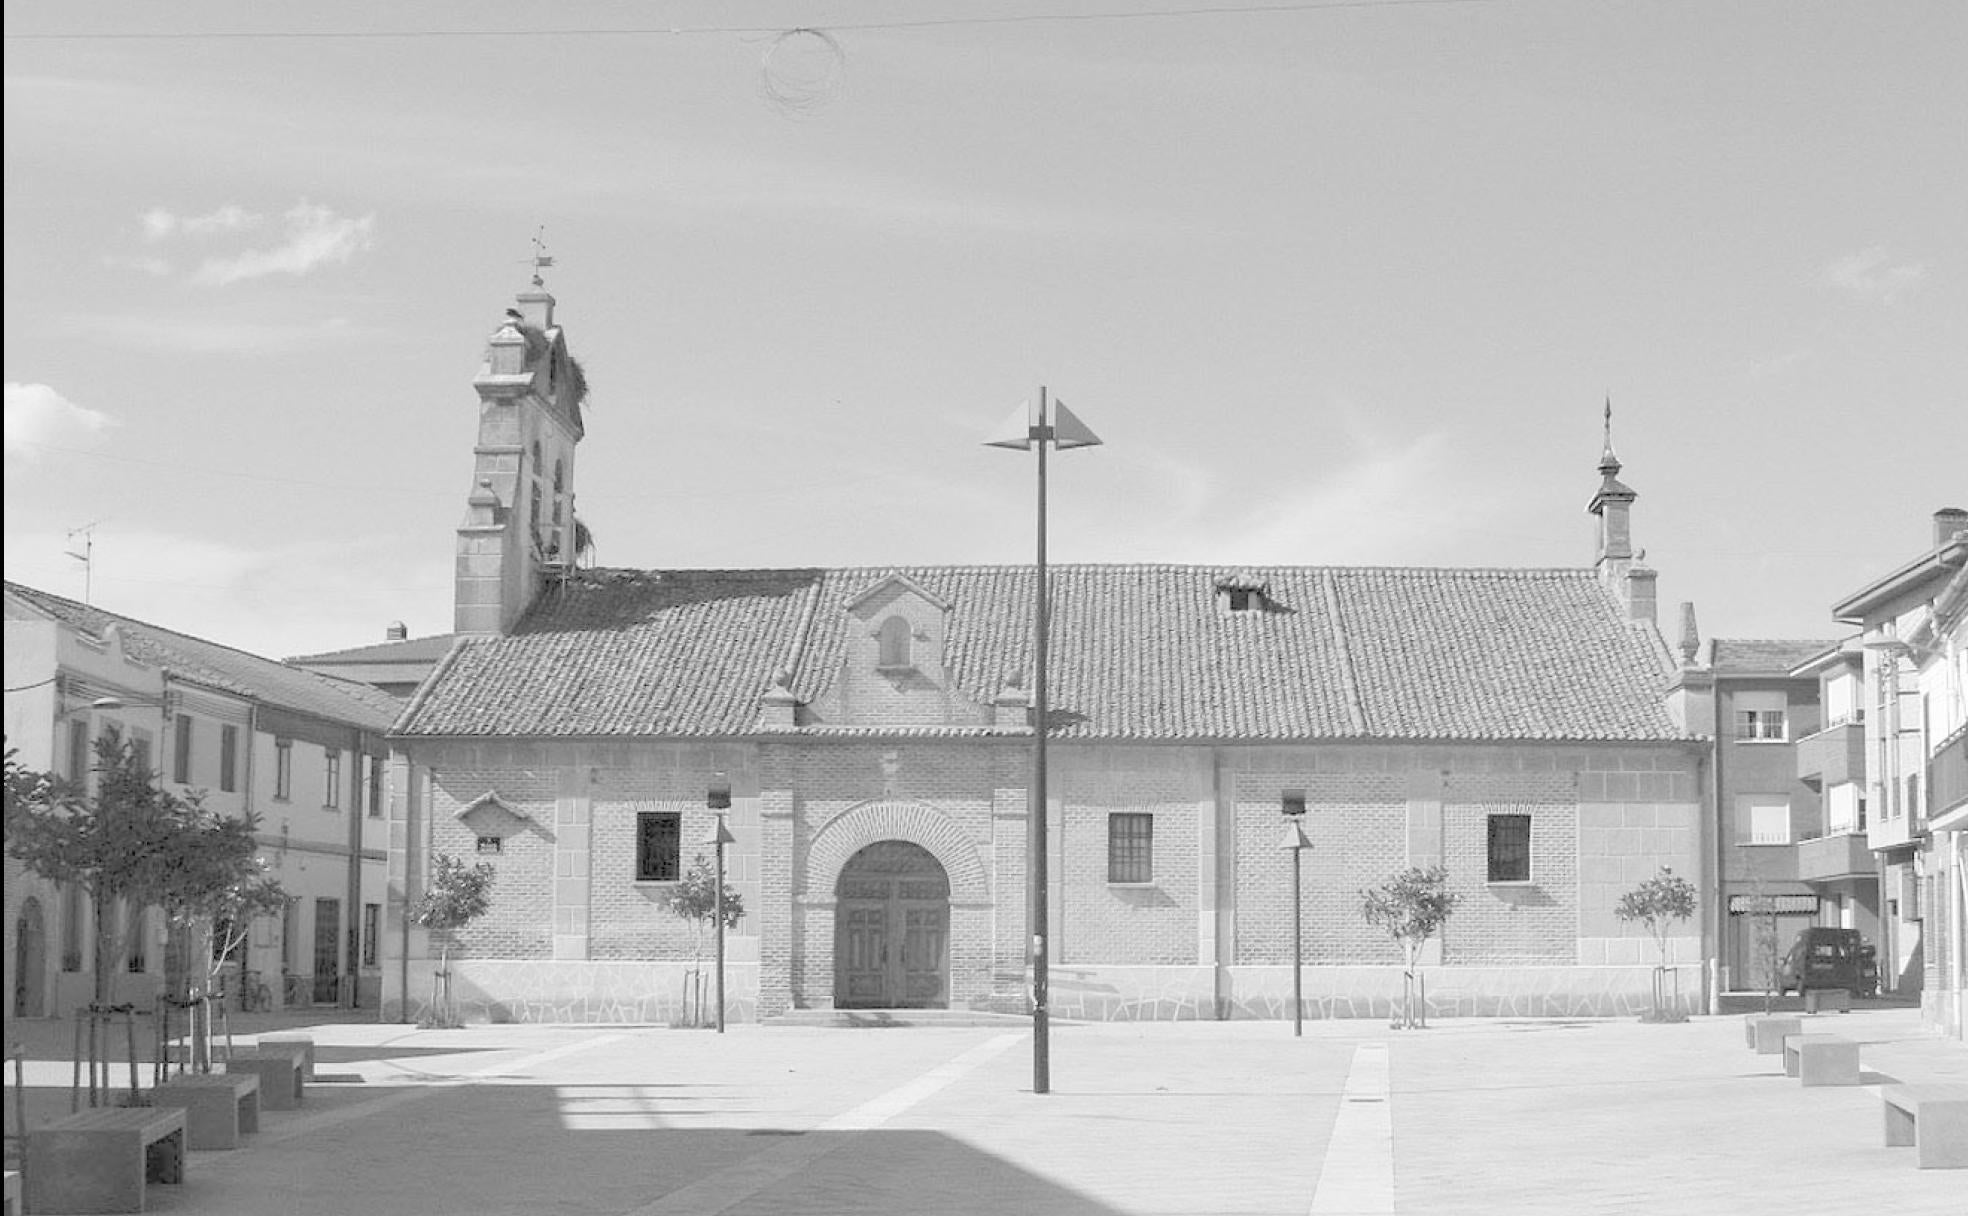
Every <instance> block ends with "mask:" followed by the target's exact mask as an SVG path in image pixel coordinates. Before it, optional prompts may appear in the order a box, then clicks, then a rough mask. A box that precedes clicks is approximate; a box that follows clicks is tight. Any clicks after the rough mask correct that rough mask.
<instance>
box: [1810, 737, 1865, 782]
mask: <svg viewBox="0 0 1968 1216" xmlns="http://www.w3.org/2000/svg"><path fill="white" fill-rule="evenodd" d="M1797 778H1798V780H1800V781H1808V782H1810V783H1811V784H1812V785H1815V786H1818V787H1820V788H1823V787H1824V786H1828V785H1844V784H1846V783H1847V782H1853V781H1864V780H1865V724H1864V723H1862V722H1840V723H1838V724H1837V725H1835V726H1827V727H1825V728H1824V729H1823V730H1821V731H1819V732H1818V733H1817V734H1815V735H1806V736H1804V737H1803V738H1802V739H1799V740H1798V741H1797Z"/></svg>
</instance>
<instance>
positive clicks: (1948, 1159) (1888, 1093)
mask: <svg viewBox="0 0 1968 1216" xmlns="http://www.w3.org/2000/svg"><path fill="white" fill-rule="evenodd" d="M1879 1097H1880V1101H1881V1102H1882V1103H1883V1105H1884V1106H1885V1110H1886V1145H1887V1147H1889V1148H1892V1147H1896V1146H1905V1145H1909V1144H1911V1145H1913V1146H1914V1161H1915V1163H1916V1164H1917V1165H1919V1167H1920V1168H1921V1169H1923V1170H1964V1169H1968V1085H1887V1086H1884V1087H1882V1088H1881V1089H1880V1091H1879Z"/></svg>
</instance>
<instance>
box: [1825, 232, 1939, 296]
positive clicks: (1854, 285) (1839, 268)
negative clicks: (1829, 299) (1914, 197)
mask: <svg viewBox="0 0 1968 1216" xmlns="http://www.w3.org/2000/svg"><path fill="white" fill-rule="evenodd" d="M1926 276H1927V268H1926V267H1925V266H1923V265H1921V264H1920V263H1918V262H1900V263H1897V264H1892V263H1889V260H1888V258H1887V256H1886V250H1885V249H1884V248H1883V247H1881V246H1878V245H1874V246H1873V247H1872V248H1870V249H1862V250H1860V251H1859V252H1858V253H1849V254H1846V255H1845V256H1844V257H1842V258H1834V259H1832V261H1831V262H1830V263H1829V264H1828V265H1827V266H1826V267H1825V268H1824V280H1825V282H1827V283H1829V284H1831V286H1833V287H1836V288H1838V289H1839V290H1841V291H1845V292H1849V293H1851V294H1852V295H1854V296H1856V297H1858V298H1859V299H1861V300H1867V301H1871V302H1873V303H1877V304H1891V303H1893V302H1894V301H1896V300H1898V299H1899V297H1900V296H1901V295H1902V294H1903V293H1905V292H1906V291H1908V290H1910V289H1911V288H1912V287H1913V286H1914V285H1915V284H1917V283H1919V282H1920V280H1922V279H1923V278H1925V277H1926Z"/></svg>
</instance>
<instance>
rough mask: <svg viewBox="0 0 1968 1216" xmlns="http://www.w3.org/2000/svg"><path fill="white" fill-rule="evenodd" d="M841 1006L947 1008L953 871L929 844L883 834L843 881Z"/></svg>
mask: <svg viewBox="0 0 1968 1216" xmlns="http://www.w3.org/2000/svg"><path fill="white" fill-rule="evenodd" d="M835 897H836V901H837V902H836V904H835V909H834V1007H835V1008H837V1009H946V1008H948V1007H949V1004H950V879H949V876H948V875H947V874H945V873H944V872H943V866H942V864H941V863H939V862H938V861H937V860H936V858H935V857H934V856H932V855H931V854H930V852H929V850H928V849H925V848H923V847H922V846H921V845H918V844H910V843H909V842H908V841H906V840H883V841H878V842H876V843H874V844H871V845H869V846H868V847H866V848H864V849H862V850H861V851H860V852H858V853H856V854H855V855H854V856H853V857H851V858H849V859H848V862H847V865H846V866H844V867H843V868H842V869H841V876H840V883H839V885H838V886H837V887H836V889H835Z"/></svg>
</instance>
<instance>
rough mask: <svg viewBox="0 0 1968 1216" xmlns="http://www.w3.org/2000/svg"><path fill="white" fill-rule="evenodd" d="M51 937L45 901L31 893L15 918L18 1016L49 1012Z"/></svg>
mask: <svg viewBox="0 0 1968 1216" xmlns="http://www.w3.org/2000/svg"><path fill="white" fill-rule="evenodd" d="M47 971H48V938H47V931H46V929H45V928H43V926H42V920H41V901H40V900H38V899H36V898H34V897H33V896H32V895H30V896H28V897H27V898H26V899H25V900H23V901H22V902H21V909H20V918H19V919H18V920H16V921H15V922H14V1016H15V1017H17V1018H38V1017H40V1016H41V1015H42V1014H44V1013H46V1012H47V1008H46V1006H47V999H46V991H45V985H46V984H47V981H48V976H47Z"/></svg>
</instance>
